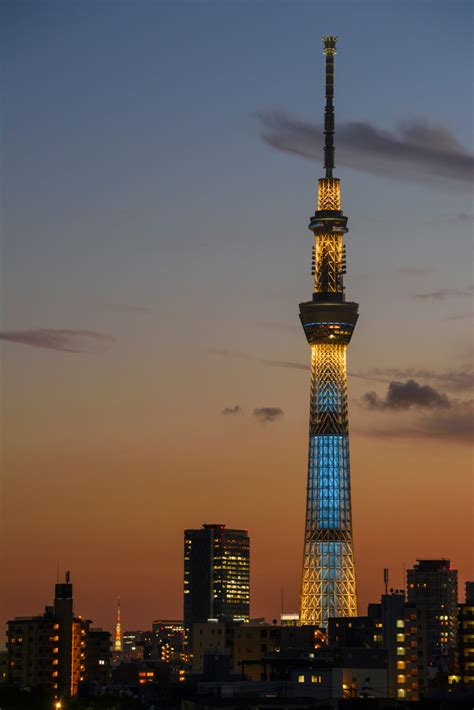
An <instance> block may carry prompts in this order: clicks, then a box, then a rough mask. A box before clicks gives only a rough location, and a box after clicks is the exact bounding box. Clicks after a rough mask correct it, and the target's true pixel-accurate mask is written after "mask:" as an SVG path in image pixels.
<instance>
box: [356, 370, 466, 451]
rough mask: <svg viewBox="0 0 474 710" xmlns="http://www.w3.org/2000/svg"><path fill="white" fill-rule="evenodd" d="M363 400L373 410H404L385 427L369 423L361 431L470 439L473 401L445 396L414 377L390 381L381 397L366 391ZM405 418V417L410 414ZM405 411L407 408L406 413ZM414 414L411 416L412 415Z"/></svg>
mask: <svg viewBox="0 0 474 710" xmlns="http://www.w3.org/2000/svg"><path fill="white" fill-rule="evenodd" d="M363 403H364V404H365V406H366V407H367V409H369V410H372V411H377V412H381V411H385V412H392V413H393V412H398V413H403V417H404V419H403V421H401V420H400V419H398V420H395V421H394V420H393V418H392V419H391V421H390V426H388V427H383V426H382V427H380V426H377V427H372V428H371V429H370V431H362V432H361V433H363V434H366V435H369V436H372V437H378V438H396V437H398V438H434V439H445V440H451V441H456V442H460V443H466V442H470V441H471V440H472V435H473V425H474V406H473V405H474V401H473V400H467V401H462V400H458V399H451V398H448V397H447V396H446V395H445V394H443V393H442V392H439V391H438V390H436V389H435V388H434V387H429V386H428V385H420V384H419V383H418V382H415V381H414V380H408V381H407V382H391V383H390V384H389V386H388V390H387V392H386V395H385V397H384V398H383V399H380V398H379V397H378V396H377V395H376V394H375V392H367V393H366V394H365V395H364V397H363ZM409 410H410V412H411V414H412V416H411V419H410V420H409V422H408V423H407V422H406V419H405V418H406V417H410V412H409ZM407 412H409V413H408V414H407ZM413 415H414V416H413Z"/></svg>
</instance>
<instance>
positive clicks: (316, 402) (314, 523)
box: [300, 36, 358, 626]
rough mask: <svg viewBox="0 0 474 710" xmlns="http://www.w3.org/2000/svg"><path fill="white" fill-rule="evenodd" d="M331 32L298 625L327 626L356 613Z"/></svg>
mask: <svg viewBox="0 0 474 710" xmlns="http://www.w3.org/2000/svg"><path fill="white" fill-rule="evenodd" d="M336 40H337V38H336V37H332V36H329V37H323V42H324V54H325V56H326V108H325V114H324V136H325V145H324V167H325V177H323V178H320V180H319V181H318V208H317V210H316V212H315V214H314V216H313V217H312V218H311V222H310V225H309V228H310V230H311V231H312V232H313V234H314V246H313V268H312V273H313V275H314V293H313V297H312V300H311V301H308V302H306V303H301V304H300V319H301V323H302V324H303V328H304V331H305V335H306V338H307V340H308V343H309V344H310V346H311V400H310V422H309V455H308V489H307V504H306V529H305V541H304V560H303V577H302V585H301V608H300V621H301V624H317V625H319V626H327V623H328V619H329V618H330V617H335V616H356V615H357V591H356V577H355V566H354V551H353V539H352V513H351V488H350V472H349V430H348V411H347V369H346V351H347V346H348V344H349V342H350V339H351V336H352V333H353V330H354V327H355V324H356V322H357V318H358V313H357V311H358V304H357V303H353V302H348V301H346V300H345V297H344V285H343V277H344V274H345V268H346V264H345V247H344V234H345V233H346V232H347V217H345V216H344V214H343V212H342V211H341V193H340V181H339V179H338V178H335V177H333V169H334V105H333V99H334V56H335V54H336Z"/></svg>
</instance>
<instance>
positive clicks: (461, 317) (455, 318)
mask: <svg viewBox="0 0 474 710" xmlns="http://www.w3.org/2000/svg"><path fill="white" fill-rule="evenodd" d="M473 316H474V313H473V312H472V311H471V312H470V313H460V314H459V315H457V316H447V317H446V320H464V319H466V318H472V317H473Z"/></svg>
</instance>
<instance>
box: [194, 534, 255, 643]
mask: <svg viewBox="0 0 474 710" xmlns="http://www.w3.org/2000/svg"><path fill="white" fill-rule="evenodd" d="M249 607H250V540H249V536H248V534H247V531H246V530H230V529H227V528H226V526H225V525H203V526H202V528H201V529H199V530H185V531H184V625H185V627H186V632H187V636H188V635H189V633H190V632H192V625H193V624H196V623H198V622H201V623H203V622H206V621H207V620H208V619H217V620H218V621H248V619H249Z"/></svg>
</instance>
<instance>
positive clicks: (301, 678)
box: [298, 675, 304, 683]
mask: <svg viewBox="0 0 474 710" xmlns="http://www.w3.org/2000/svg"><path fill="white" fill-rule="evenodd" d="M298 683H304V675H299V676H298Z"/></svg>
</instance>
